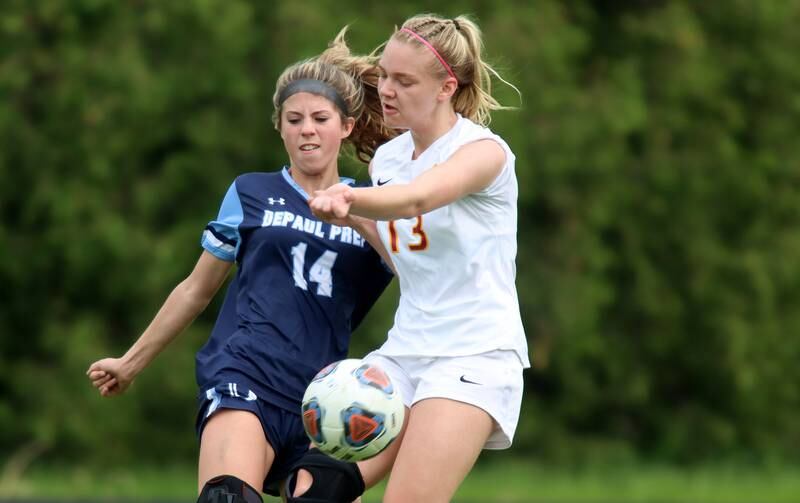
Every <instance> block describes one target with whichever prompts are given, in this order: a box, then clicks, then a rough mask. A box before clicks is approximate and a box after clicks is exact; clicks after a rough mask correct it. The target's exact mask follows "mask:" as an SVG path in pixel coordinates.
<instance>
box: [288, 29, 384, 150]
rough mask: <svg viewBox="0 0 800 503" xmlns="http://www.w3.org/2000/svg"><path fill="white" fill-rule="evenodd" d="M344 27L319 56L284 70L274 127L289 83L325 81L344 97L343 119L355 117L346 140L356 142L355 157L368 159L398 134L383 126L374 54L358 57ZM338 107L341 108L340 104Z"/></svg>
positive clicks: (354, 144)
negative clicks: (345, 108)
mask: <svg viewBox="0 0 800 503" xmlns="http://www.w3.org/2000/svg"><path fill="white" fill-rule="evenodd" d="M346 32H347V27H346V26H345V27H344V28H342V30H341V31H340V32H339V34H338V35H336V38H335V39H333V41H332V42H331V43H330V44H329V45H328V48H327V49H326V50H325V51H324V52H323V53H322V54H320V55H319V56H317V57H315V58H311V59H307V60H304V61H300V62H298V63H295V64H293V65H291V66H290V67H288V68H287V69H286V70H284V71H283V73H282V74H281V76H280V77H278V82H277V83H276V85H275V94H274V95H273V97H272V104H273V106H274V109H275V111H274V112H273V114H272V122H273V124H274V125H275V129H278V130H279V129H280V126H281V105H282V103H280V102H279V96H280V95H281V92H282V91H283V90H284V89H285V88H286V86H288V85H289V84H290V83H292V82H294V81H297V80H301V79H314V80H319V81H322V82H325V83H326V84H328V85H329V86H331V87H332V88H333V89H334V90H335V91H336V92H337V93H338V94H339V96H341V98H342V100H343V101H344V103H345V104H346V105H347V111H346V112H345V111H344V110H340V113H341V115H342V118H343V119H344V118H345V113H347V116H349V117H353V118H354V119H355V120H356V122H355V126H354V127H353V132H352V133H351V134H350V136H349V137H348V138H347V139H346V142H347V143H350V144H351V145H353V147H354V149H355V154H356V157H357V158H358V159H359V160H361V161H363V162H369V161H370V159H372V156H373V155H374V154H375V149H377V148H378V146H380V145H381V144H382V143H384V142H385V141H387V140H389V139H391V138H392V137H394V136H395V135H396V134H397V133H396V132H395V131H393V130H391V129H389V128H387V127H385V126H384V125H383V112H382V110H381V102H380V96H379V95H378V72H377V67H376V60H377V58H376V57H375V56H355V55H352V54H351V53H350V48H349V47H348V46H347V43H346V42H345V33H346ZM337 108H338V107H337Z"/></svg>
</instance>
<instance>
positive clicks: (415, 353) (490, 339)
mask: <svg viewBox="0 0 800 503" xmlns="http://www.w3.org/2000/svg"><path fill="white" fill-rule="evenodd" d="M481 46H482V40H481V33H480V31H479V28H478V26H477V25H476V24H475V23H474V22H473V21H471V20H470V19H469V18H467V17H464V16H459V17H457V18H455V19H443V18H440V17H437V16H433V15H419V16H415V17H413V18H411V19H409V20H407V21H406V22H405V23H404V24H403V26H402V28H400V29H399V30H397V31H396V32H395V33H394V34H393V35H392V36H391V38H390V39H389V41H388V42H387V43H386V45H385V47H384V50H383V53H382V55H381V56H380V59H379V61H378V67H379V69H380V72H381V76H380V79H379V83H378V91H379V94H380V97H381V102H382V107H383V118H384V122H385V124H386V125H387V126H389V127H392V128H398V129H405V130H407V131H406V132H405V133H403V134H401V135H400V136H398V137H397V138H395V139H393V140H391V141H389V142H388V143H386V144H384V145H382V146H381V147H379V148H378V150H377V152H376V154H375V157H374V158H373V159H372V162H371V166H370V173H371V177H372V181H373V185H374V186H373V187H369V188H352V187H348V186H346V185H343V184H337V185H334V186H332V187H330V188H328V189H327V190H323V191H318V192H316V193H315V196H314V197H313V198H312V199H311V201H310V203H309V204H310V206H311V209H312V211H313V212H314V214H316V215H318V216H320V217H321V218H323V219H328V220H331V221H336V220H337V219H341V218H344V217H346V216H348V215H360V216H363V217H367V218H371V219H375V220H378V231H379V234H380V237H381V241H382V242H383V244H384V246H385V247H386V250H387V251H388V253H389V255H390V256H391V259H392V262H393V265H394V267H395V269H396V271H397V273H398V277H399V280H400V294H401V297H400V303H399V306H398V309H397V313H396V315H395V319H394V326H393V327H392V328H391V330H390V331H389V335H388V339H387V341H386V342H385V343H384V344H383V346H381V348H380V349H378V350H377V351H374V352H373V353H370V354H369V355H368V356H367V359H368V360H371V361H374V362H376V363H378V364H379V365H380V366H381V367H383V369H384V370H386V371H387V372H388V373H389V374H390V376H391V378H392V380H393V382H395V383H396V384H397V385H398V386H399V388H400V389H401V391H402V393H403V397H404V401H405V403H406V405H407V406H409V407H410V413H409V415H408V417H409V419H408V423H407V426H406V429H405V432H404V436H403V437H402V439H401V441H400V442H401V443H400V447H399V451H396V450H393V451H391V452H389V453H387V454H386V456H393V455H395V454H396V459H395V461H394V466H393V467H392V470H391V475H390V478H389V482H388V486H387V488H386V495H385V499H384V501H385V502H390V503H391V502H404V503H405V502H409V501H413V502H417V503H419V502H445V501H450V499H451V498H452V496H453V494H454V493H455V491H456V490H457V488H458V486H459V484H460V483H461V482H462V480H463V479H464V477H465V476H466V475H467V473H468V472H469V471H470V470H471V468H472V466H473V464H474V463H475V461H476V459H477V458H478V455H479V454H480V452H481V450H482V449H484V448H488V449H504V448H507V447H509V446H510V445H511V441H512V438H513V435H514V431H515V428H516V425H517V420H518V417H519V409H520V404H521V400H522V371H523V369H524V368H527V367H529V360H528V349H527V343H526V339H525V334H524V332H523V327H522V322H521V318H520V313H519V303H518V300H517V293H516V287H515V258H516V250H517V244H516V233H517V209H516V203H517V182H516V176H515V173H514V154H513V153H512V152H511V150H510V149H509V147H508V145H506V143H505V142H504V141H503V140H502V139H501V138H500V137H499V136H497V135H496V134H494V133H492V131H490V130H489V129H487V128H486V127H485V124H486V123H487V122H488V119H489V113H490V111H492V110H495V109H499V108H502V107H501V106H500V105H499V103H498V102H497V101H496V100H495V99H493V98H492V96H491V95H490V93H489V82H490V75H491V74H494V75H497V74H496V72H494V70H493V69H491V67H489V66H488V65H487V64H486V63H485V62H484V61H483V60H482V58H481V52H480V51H481ZM395 451H396V452H395ZM381 456H384V455H381ZM381 456H378V458H376V459H375V460H374V461H373V460H369V461H366V462H363V463H361V464H360V467H361V470H362V473H364V474H365V479H366V481H367V485H368V486H369V485H371V484H372V483H374V482H375V481H374V480H371V479H370V478H369V477H368V476H367V474H368V473H370V470H369V466H370V463H373V462H374V463H381V462H385V460H381V459H380V458H381ZM384 457H385V456H384Z"/></svg>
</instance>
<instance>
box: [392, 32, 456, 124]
mask: <svg viewBox="0 0 800 503" xmlns="http://www.w3.org/2000/svg"><path fill="white" fill-rule="evenodd" d="M434 63H435V64H439V62H438V60H436V59H435V56H434V55H433V54H432V53H431V52H430V51H429V50H427V49H426V48H425V47H416V46H414V45H412V44H409V43H406V42H401V41H398V40H395V39H391V40H389V42H388V43H387V44H386V47H385V48H384V50H383V54H382V55H381V59H380V61H379V62H378V66H379V68H380V78H379V79H378V92H379V93H380V97H381V104H382V106H383V119H384V122H385V123H386V125H387V126H388V127H392V128H402V129H417V128H418V127H420V126H423V127H424V126H426V125H427V123H429V122H430V120H431V117H433V114H434V110H435V108H436V107H437V106H438V105H440V103H441V99H438V97H440V92H441V88H442V79H441V78H440V77H439V76H438V75H436V74H434V72H433V71H432V70H431V68H434V67H435V66H434Z"/></svg>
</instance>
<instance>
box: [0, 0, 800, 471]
mask: <svg viewBox="0 0 800 503" xmlns="http://www.w3.org/2000/svg"><path fill="white" fill-rule="evenodd" d="M2 3H3V6H2V10H1V11H0V96H2V99H0V284H1V285H2V288H0V469H1V468H2V467H5V469H6V471H8V470H10V469H12V468H13V467H17V469H19V467H20V466H26V465H27V464H28V463H30V462H42V463H53V464H58V463H69V464H75V463H85V464H89V465H96V466H100V465H103V466H109V465H110V464H113V465H124V464H126V463H132V462H135V463H152V464H159V463H173V462H175V463H183V462H185V463H194V459H195V456H196V440H195V438H194V433H193V420H194V413H195V395H196V389H195V383H194V378H193V377H194V374H193V365H194V360H193V358H194V352H195V351H196V349H197V348H198V347H199V346H200V345H201V344H202V343H203V341H204V340H205V338H206V337H207V334H208V333H209V330H210V327H211V324H212V323H213V320H214V317H215V314H216V309H217V307H218V306H219V302H218V301H219V299H218V300H217V303H215V304H214V305H212V306H211V307H210V308H209V309H208V310H207V312H206V313H204V314H203V315H202V316H201V317H200V318H199V319H198V320H197V321H196V322H195V323H194V325H192V327H191V328H190V329H189V330H188V331H187V332H186V333H185V334H183V335H182V336H181V337H180V338H179V339H178V341H176V342H175V343H174V344H173V345H172V346H170V347H169V348H168V350H167V351H165V353H164V354H162V355H161V356H160V357H159V358H158V359H157V360H156V361H155V362H154V364H153V365H152V366H151V367H150V368H148V369H147V371H145V372H144V373H143V374H142V375H141V376H140V377H139V378H138V379H137V382H136V383H135V385H134V386H133V388H131V390H130V391H129V392H128V393H127V394H126V395H124V396H123V397H120V398H116V399H113V400H108V399H101V398H100V397H99V396H97V394H96V391H95V390H94V389H93V388H91V386H90V385H89V383H88V380H87V379H86V377H85V375H84V372H85V370H86V367H87V366H88V364H89V363H90V362H91V361H94V360H95V359H97V358H100V357H103V356H109V355H120V354H121V353H122V352H124V350H125V349H126V348H127V347H128V346H129V345H130V344H131V343H132V342H133V341H134V340H135V338H136V337H138V335H139V334H140V333H141V331H142V330H143V329H144V328H145V326H146V325H147V323H148V322H149V320H150V319H151V318H152V316H153V314H154V313H155V311H156V310H157V309H158V307H159V306H160V304H161V302H162V301H163V300H164V298H165V297H166V295H167V294H168V293H169V291H170V290H171V288H172V287H173V286H174V285H175V284H177V282H178V281H180V280H181V279H182V278H183V277H185V275H186V274H188V272H189V271H190V269H191V267H192V265H193V263H194V261H195V260H196V259H197V257H198V256H199V253H200V248H199V237H200V233H201V231H202V229H203V227H204V225H205V224H206V222H207V221H208V220H210V219H211V218H213V216H214V215H215V214H216V211H217V208H218V205H219V203H220V201H221V199H222V196H223V195H224V192H225V190H226V188H227V187H228V185H229V183H230V182H231V180H232V179H233V178H234V177H235V176H236V175H237V174H238V173H241V172H246V171H254V170H266V171H269V170H275V169H278V168H279V167H280V166H282V165H283V164H284V163H285V162H286V156H285V152H284V150H283V147H282V144H281V142H280V138H279V136H278V134H277V132H275V131H274V129H273V128H272V125H271V121H270V116H271V113H272V108H271V96H272V93H273V91H274V83H275V79H276V78H277V76H278V74H279V73H280V71H281V70H282V69H283V68H284V67H285V66H286V65H288V64H290V63H292V62H294V61H296V60H299V59H302V58H305V57H310V56H313V55H315V54H317V53H319V52H320V51H321V50H322V49H323V48H324V47H325V44H326V43H327V42H328V41H329V40H330V39H332V38H333V36H334V35H335V34H336V33H337V32H338V30H339V29H340V28H341V27H342V26H344V25H345V24H350V25H351V30H350V37H349V40H350V42H351V45H352V46H353V48H354V50H355V51H357V52H362V53H363V52H368V51H370V50H371V49H373V48H374V47H375V46H377V45H378V44H379V43H380V42H382V41H384V40H385V39H386V38H387V37H388V35H389V34H390V33H391V32H392V30H393V27H394V26H395V25H398V24H400V23H402V21H403V20H404V19H405V18H406V17H408V16H410V15H412V14H415V13H418V12H425V11H429V10H435V11H437V12H438V13H440V14H443V15H447V16H454V15H457V14H461V13H470V14H472V15H473V16H474V17H475V19H476V20H477V21H478V22H479V23H480V25H481V26H482V28H483V30H484V35H485V43H486V51H487V57H488V59H489V61H490V62H492V63H494V65H495V67H496V68H498V69H499V70H500V72H501V74H502V75H503V76H504V77H505V78H506V79H508V80H509V81H511V82H513V83H514V84H516V85H517V86H518V87H519V89H520V90H521V92H522V99H521V101H520V99H519V98H518V97H517V95H516V93H515V92H514V91H513V90H512V89H510V88H509V87H507V86H504V85H503V84H502V83H500V82H497V83H496V87H495V91H496V95H497V96H498V98H499V99H500V100H501V101H502V102H504V103H505V104H508V105H512V106H517V107H518V110H517V111H512V112H500V113H497V114H495V116H494V121H493V123H492V127H493V129H494V130H496V131H497V132H499V133H500V134H501V135H503V136H504V137H505V138H506V139H507V140H508V142H509V144H510V145H511V146H512V148H513V149H514V150H515V152H516V154H517V172H518V178H519V182H520V189H521V190H520V200H519V210H520V215H519V223H520V227H519V244H520V246H519V255H518V261H517V263H518V279H517V284H518V289H519V295H520V301H521V306H522V310H523V317H524V322H525V326H526V330H527V333H528V337H529V340H530V345H531V353H532V357H533V361H534V368H533V369H531V370H529V371H527V373H526V391H525V398H524V403H523V413H522V417H521V421H520V426H519V430H518V433H517V438H516V442H515V446H514V448H512V450H511V451H510V453H509V454H508V455H509V456H519V457H525V458H528V459H538V460H542V461H544V462H548V463H564V464H575V463H584V462H592V461H597V462H625V461H631V460H655V461H663V462H677V463H696V462H705V461H712V460H719V459H736V460H742V461H745V462H757V463H763V462H789V461H794V462H796V461H798V452H800V414H798V413H799V412H800V386H798V383H800V365H798V364H797V362H798V361H800V337H798V335H799V334H800V142H798V141H796V137H797V134H798V131H800V65H798V64H797V54H800V30H797V26H798V25H799V24H800V2H798V1H797V0H786V1H782V0H762V1H760V2H752V1H749V0H730V1H728V2H724V3H721V2H692V1H690V0H674V1H659V0H628V1H625V2H616V1H608V0H575V1H570V2H560V1H557V0H535V1H506V2H496V1H494V2H487V1H478V0H475V1H459V0H454V1H450V2H446V3H440V4H438V8H431V6H430V4H429V3H426V2H419V1H410V0H402V1H397V2H391V3H389V4H380V3H361V2H353V1H349V2H348V1H342V0H338V1H336V2H334V1H319V2H313V3H309V2H289V1H280V2H261V1H257V0H251V1H246V0H185V1H180V2H158V1H155V0H127V1H115V0H50V1H46V2H29V1H27V0H4V1H3V2H2ZM344 171H345V172H346V173H348V174H351V175H355V176H357V177H359V178H365V177H366V169H365V168H364V167H363V166H361V165H359V164H358V163H357V162H355V161H352V160H348V161H346V162H344ZM220 297H221V295H220ZM396 297H397V291H396V286H395V287H393V289H392V290H391V291H390V292H389V293H388V294H387V295H386V296H385V297H384V298H383V299H382V300H381V302H380V303H379V304H378V306H377V307H376V308H375V309H374V310H373V312H372V313H371V314H370V316H369V317H368V319H367V321H366V323H365V325H364V326H363V327H362V328H361V329H360V330H359V331H358V332H357V334H356V335H355V337H354V341H355V342H354V347H353V350H352V353H353V354H354V355H356V356H358V355H362V354H364V353H365V352H366V351H368V350H369V349H370V348H372V347H375V346H376V345H377V344H379V343H380V341H381V340H382V338H383V337H384V334H385V332H386V330H387V329H388V327H389V326H390V324H391V320H392V313H393V310H394V306H395V303H396ZM487 337H491V334H487ZM111 446H113V448H112V447H111Z"/></svg>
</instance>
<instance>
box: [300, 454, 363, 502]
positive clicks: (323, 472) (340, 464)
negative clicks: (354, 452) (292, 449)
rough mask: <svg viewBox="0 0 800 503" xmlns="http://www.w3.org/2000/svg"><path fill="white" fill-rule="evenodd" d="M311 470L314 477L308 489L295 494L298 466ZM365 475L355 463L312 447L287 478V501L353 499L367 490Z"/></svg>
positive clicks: (346, 500) (350, 500)
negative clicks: (294, 495) (363, 475)
mask: <svg viewBox="0 0 800 503" xmlns="http://www.w3.org/2000/svg"><path fill="white" fill-rule="evenodd" d="M300 469H303V470H308V471H309V472H310V473H311V476H312V477H314V481H313V482H312V483H311V487H309V488H308V491H306V492H304V493H303V494H302V495H300V496H297V497H293V496H292V494H293V493H294V488H295V485H296V484H295V482H296V480H297V472H298V470H300ZM364 489H365V486H364V479H363V478H362V477H361V471H360V470H359V469H358V466H356V464H355V463H347V462H345V461H339V460H338V459H334V458H332V457H330V456H328V455H326V454H323V453H322V452H321V451H320V450H319V449H311V450H309V451H308V452H307V453H305V455H303V457H302V458H301V459H300V461H298V462H297V464H295V465H294V466H293V467H292V470H291V472H290V474H289V479H288V480H287V482H286V501H287V503H351V502H352V501H353V500H354V499H356V498H358V497H359V496H361V495H362V494H363V493H364Z"/></svg>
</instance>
